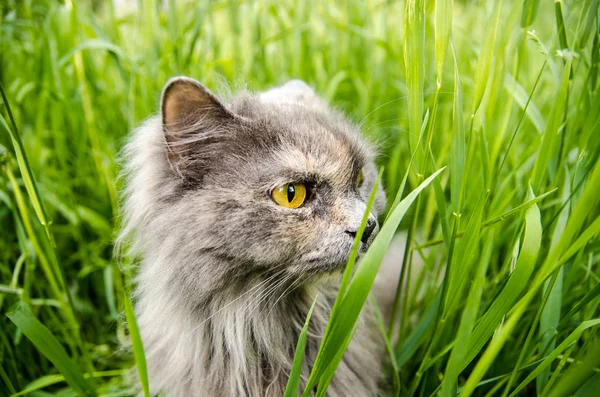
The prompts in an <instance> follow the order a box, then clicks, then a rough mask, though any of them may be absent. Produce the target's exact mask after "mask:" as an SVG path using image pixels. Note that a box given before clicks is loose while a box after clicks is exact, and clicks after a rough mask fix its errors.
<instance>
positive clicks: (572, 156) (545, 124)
mask: <svg viewBox="0 0 600 397" xmlns="http://www.w3.org/2000/svg"><path fill="white" fill-rule="evenodd" d="M598 4H599V1H597V0H578V1H575V0H562V1H560V0H559V1H556V2H552V1H536V0H526V1H524V2H517V1H515V2H511V1H502V0H497V1H492V0H490V1H483V0H482V1H459V0H455V1H443V0H437V1H433V0H431V1H424V0H423V1H421V0H417V1H415V0H408V1H407V2H404V1H387V0H383V1H375V0H373V1H368V0H357V1H350V2H336V1H333V0H323V1H317V0H307V1H302V0H289V1H275V0H270V1H269V0H266V1H253V0H229V1H175V0H168V1H163V2H160V1H153V0H141V1H140V2H138V3H136V2H118V3H117V2H115V3H113V2H109V1H106V2H104V1H72V0H66V1H58V0H3V2H2V3H0V83H1V84H2V87H3V91H4V93H5V95H6V101H7V102H8V104H10V109H11V110H12V117H11V116H10V115H9V112H8V107H7V102H6V101H4V100H3V101H2V102H0V114H1V115H2V121H3V123H1V124H0V130H2V131H0V166H1V167H2V173H0V227H1V235H0V314H1V315H0V395H11V394H15V393H18V392H20V391H22V390H25V391H27V390H36V391H33V394H31V395H40V396H41V395H48V394H47V393H51V394H55V395H61V396H63V395H73V394H77V393H78V392H77V390H79V389H77V387H74V386H73V384H72V383H65V382H64V378H62V377H61V375H59V371H58V370H57V368H58V367H59V366H58V365H56V363H52V362H51V361H49V360H48V354H46V353H45V352H44V351H43V349H40V346H39V345H38V344H35V343H32V338H31V337H30V336H29V335H27V332H25V330H24V328H23V327H26V326H25V325H20V326H17V325H18V324H17V323H16V322H15V320H14V319H13V317H14V316H13V317H11V319H9V317H7V316H5V313H7V312H9V311H10V310H11V308H13V307H15V305H18V304H21V306H20V307H21V308H22V307H23V306H25V307H26V308H27V309H20V310H21V312H20V313H25V312H27V313H29V315H30V317H27V315H25V314H23V315H24V316H25V318H27V319H29V320H31V319H32V318H37V319H39V321H40V322H41V324H43V325H44V326H45V327H46V328H47V329H48V330H49V331H50V332H51V333H52V334H53V335H54V336H56V338H57V340H58V342H59V343H60V345H62V346H63V347H64V348H65V349H66V352H67V355H68V356H70V357H71V359H72V362H73V363H75V365H76V366H77V368H79V370H80V371H81V372H83V373H86V374H88V375H89V377H88V378H86V379H88V382H90V383H91V384H92V386H90V387H91V388H93V389H95V392H96V393H98V394H101V395H112V396H116V395H128V393H129V394H130V393H131V392H130V391H129V392H128V391H127V390H126V387H127V386H126V380H127V378H128V369H129V368H130V367H132V366H133V365H134V361H133V357H132V355H131V354H130V352H129V348H128V347H127V346H128V342H127V336H126V334H127V332H126V330H125V325H124V316H123V314H122V312H123V308H124V306H123V305H124V299H125V298H124V297H126V296H127V291H128V290H129V288H130V279H131V277H132V274H134V272H135V267H132V266H131V265H130V263H129V261H128V260H127V258H124V259H122V260H116V259H114V257H113V239H114V237H115V233H116V232H115V230H116V227H117V226H118V189H119V187H120V184H121V181H120V180H119V178H118V175H119V170H120V166H119V163H118V152H119V149H120V148H121V146H122V145H123V144H124V143H125V142H126V140H127V136H128V133H129V132H130V131H131V130H132V129H133V128H135V127H136V126H137V125H139V124H140V122H141V121H143V120H144V119H145V118H147V117H149V116H151V115H153V114H155V113H156V112H157V107H158V101H159V95H160V90H161V88H162V85H163V84H164V83H165V81H166V80H167V79H168V78H169V77H171V76H175V75H188V76H191V77H194V78H196V79H198V80H200V81H201V82H203V83H204V84H205V85H207V86H208V87H209V88H211V89H213V90H214V91H217V92H219V91H220V90H221V91H228V90H234V91H235V90H236V89H239V88H248V89H250V90H257V91H258V90H263V89H267V88H269V87H273V86H275V85H277V84H281V83H284V82H285V81H287V80H289V79H292V78H299V79H303V80H305V81H306V82H307V83H308V84H310V85H312V86H313V87H314V88H315V89H316V91H317V92H318V93H320V94H321V95H322V96H323V97H324V98H325V99H326V100H327V101H328V102H329V103H330V104H332V105H333V106H336V107H338V108H341V109H343V110H344V111H345V112H346V113H347V114H348V116H349V117H350V118H351V119H352V120H354V121H355V122H356V123H361V125H362V129H363V131H364V133H365V134H366V135H367V136H368V137H369V138H371V139H372V140H374V141H376V142H378V144H379V146H380V148H381V157H380V159H379V164H380V165H381V166H384V167H385V173H384V185H385V188H386V191H387V193H388V196H389V201H390V202H392V201H393V200H392V199H393V198H394V196H395V195H396V194H397V191H398V188H399V187H400V185H401V181H402V177H403V175H404V174H405V172H408V187H407V189H409V190H412V188H414V187H416V186H417V184H418V183H419V182H421V181H422V180H423V178H424V177H426V176H428V175H429V174H431V173H432V172H433V171H434V170H437V169H439V168H441V167H442V166H448V169H447V170H446V171H445V172H444V173H443V174H442V175H441V179H440V180H439V182H436V183H437V184H436V185H435V186H434V188H429V189H428V190H427V191H426V194H425V193H424V194H423V195H422V196H420V198H419V200H418V202H417V204H416V205H415V206H414V207H413V209H412V210H411V211H410V212H409V215H410V216H409V217H407V218H406V220H405V221H404V222H403V224H402V225H401V228H402V229H405V230H408V231H409V239H408V244H409V248H410V250H409V252H410V253H411V255H409V256H407V257H406V258H398V263H399V265H400V263H401V262H402V261H403V262H404V263H405V268H407V269H409V268H410V266H409V263H411V262H412V260H413V258H418V260H419V261H422V262H423V263H424V264H425V265H424V269H425V270H424V271H423V272H422V273H421V275H420V276H419V280H418V283H417V284H414V285H409V286H408V288H407V292H406V294H405V296H404V297H402V298H401V299H400V300H399V301H398V308H399V309H401V310H400V311H399V314H398V316H397V318H396V319H395V321H396V323H395V325H394V326H393V327H394V328H395V331H394V332H399V334H398V335H399V336H398V337H397V338H396V339H397V341H395V343H394V351H395V353H394V354H392V357H394V358H393V359H390V360H392V361H393V364H390V365H388V366H387V367H386V368H387V369H386V373H385V374H384V376H385V377H387V378H389V379H392V378H394V373H395V372H396V371H395V370H394V369H392V368H393V367H394V366H396V368H397V369H398V371H397V372H396V373H397V374H398V375H397V378H396V379H397V380H399V381H400V382H399V383H400V384H401V385H402V387H401V390H400V393H401V394H402V395H412V394H419V395H424V396H427V395H431V394H435V393H438V392H440V393H442V394H444V395H453V394H454V393H455V392H456V387H457V385H458V387H463V386H464V385H470V386H468V387H473V386H475V385H477V386H478V387H477V388H476V389H474V391H473V390H469V391H468V392H467V393H465V394H464V395H467V394H469V393H471V392H473V393H475V394H476V395H485V394H486V393H489V395H496V394H498V395H500V394H502V392H506V393H507V394H508V392H509V391H512V390H514V389H515V387H517V385H519V383H520V382H521V381H523V380H527V379H526V377H527V376H528V375H530V374H533V378H532V379H534V380H535V381H533V382H531V380H532V379H530V380H529V381H527V382H526V383H525V384H524V385H523V387H525V389H523V390H524V391H522V392H523V393H527V394H530V395H535V394H536V393H538V394H544V395H552V393H557V392H558V391H564V390H571V389H568V388H567V389H565V387H568V386H569V385H570V387H571V388H574V390H577V389H578V388H579V387H580V386H582V385H583V384H584V383H585V382H588V383H587V386H586V387H588V390H599V389H594V388H593V387H595V386H594V385H596V386H598V387H600V377H599V375H598V372H599V371H600V370H599V365H600V362H599V360H600V359H599V358H598V357H600V350H599V348H598V343H597V342H596V339H595V335H597V334H598V326H597V323H594V321H595V320H597V319H598V317H600V312H599V310H598V304H599V302H600V288H598V285H599V284H598V282H599V281H600V268H599V266H598V260H599V258H600V257H599V251H600V249H599V245H598V238H597V231H598V216H599V214H600V212H599V208H598V197H597V196H599V195H600V185H599V184H598V182H599V181H600V180H599V178H598V177H597V176H596V174H597V173H598V168H599V166H598V163H599V161H598V155H599V142H600V135H599V134H600V124H599V121H598V119H599V115H600V94H599V89H598V77H599V73H598V63H599V54H600V50H599V47H600V45H599V37H600V28H599V18H598ZM11 118H12V119H14V125H13V123H12V121H11ZM9 131H10V133H11V134H12V137H13V139H12V140H11V134H9ZM15 137H16V138H15ZM19 137H20V138H19ZM19 141H22V149H23V150H24V152H25V153H26V157H27V159H28V162H27V163H25V161H24V159H23V158H22V157H20V156H19V153H20V151H19V148H18V147H19V145H18V142H19ZM15 148H17V149H15ZM413 154H414V157H413ZM411 158H412V161H411ZM29 171H30V172H31V174H32V175H33V176H34V178H35V180H36V181H37V194H36V193H35V192H36V189H34V188H33V185H32V184H31V183H29V182H28V181H29V179H28V177H27V175H28V172H29ZM530 186H531V190H530ZM594 191H595V193H594ZM545 193H549V194H548V195H545V196H542V195H544V194H545ZM37 196H39V197H40V198H41V199H40V201H39V202H38V200H37V199H36V197H37ZM540 196H542V197H541V198H539V199H535V200H534V199H533V198H534V197H540ZM581 208H584V209H581ZM532 211H533V212H532ZM536 213H537V214H538V216H539V214H540V213H541V220H538V221H537V222H536V220H535V216H536V215H535V214H536ZM528 215H529V218H527V216H528ZM43 218H47V219H48V221H49V222H48V224H47V225H48V227H47V228H46V227H44V225H42V223H41V222H40V220H43ZM527 222H530V223H527ZM480 224H481V225H482V227H481V228H480V227H479V225H480ZM534 224H539V230H537V231H535V232H531V230H532V228H533V226H532V225H534ZM526 225H527V228H528V230H529V231H530V234H527V231H526ZM476 226H477V227H476ZM586 232H587V234H586ZM531 233H533V234H531ZM463 236H464V237H463ZM461 237H463V238H461ZM535 241H538V242H539V243H538V244H541V247H537V244H536V243H535ZM536 247H537V248H536ZM569 250H571V251H569ZM538 252H539V254H538ZM522 254H524V255H525V254H527V255H530V256H532V255H533V254H535V255H533V257H530V258H529V259H527V262H525V261H526V259H525V258H523V259H521V258H522V257H524V255H522ZM567 254H568V255H567ZM536 258H537V260H536ZM520 260H522V261H523V262H524V264H523V263H521V262H520ZM518 264H523V266H524V267H522V268H519V267H518V266H516V265H518ZM557 264H558V266H559V267H556V266H555V265H557ZM525 266H526V267H525ZM515 268H517V269H524V270H523V272H524V273H519V274H518V277H520V278H521V281H522V283H521V284H522V285H518V286H515V285H514V284H511V282H510V280H511V274H512V273H513V271H515ZM444 269H446V270H444ZM445 275H446V276H445ZM408 278H409V275H405V276H404V278H403V280H402V282H404V283H406V280H407V279H408ZM515 279H516V277H515V278H513V279H512V280H513V282H514V280H515ZM474 280H478V281H477V282H475V281H474ZM548 283H550V284H548ZM507 290H508V291H507ZM530 290H531V291H533V292H532V296H531V297H529V298H527V295H526V293H527V291H530ZM439 291H443V292H441V293H442V295H441V296H443V298H442V301H443V303H444V304H443V305H442V306H441V307H442V308H441V309H439V310H438V308H439V307H440V306H439V302H440V297H439V296H440V295H439V294H440V292H439ZM506 291H507V292H506ZM520 299H521V301H519V300H520ZM522 299H526V301H523V300H522ZM494 302H495V303H494ZM517 302H520V303H519V304H520V305H521V306H519V304H518V303H517ZM436 305H437V306H436ZM494 305H496V306H494ZM432 308H434V309H435V310H433V311H432ZM28 310H30V311H28ZM509 310H512V311H511V312H510V313H509ZM521 310H522V312H521ZM490 311H492V312H493V313H492V314H494V313H495V314H494V315H489V316H488V317H487V319H486V318H484V317H485V314H487V313H489V312H490ZM514 313H517V314H518V316H516V315H515V314H514ZM519 313H520V314H519ZM427 315H428V316H429V317H427ZM507 315H508V317H507ZM514 316H516V317H514ZM507 318H510V319H513V320H514V322H515V323H514V328H512V329H511V330H510V331H505V332H508V334H506V333H505V334H502V333H501V332H500V330H501V329H502V324H504V321H506V320H507ZM29 320H28V321H29ZM424 320H426V321H424ZM486 321H488V322H489V324H491V325H489V327H491V328H490V330H491V331H494V330H495V331H496V333H497V335H498V334H501V336H500V337H498V338H499V339H498V340H501V341H502V343H503V344H504V343H505V344H506V345H505V346H504V348H502V345H501V346H500V347H499V349H498V351H496V353H495V354H493V353H492V352H491V350H493V349H491V350H485V349H483V347H484V345H485V344H486V342H487V341H489V338H490V337H491V336H492V334H491V333H485V332H484V333H483V335H485V337H484V338H483V343H479V342H476V341H474V337H473V335H474V334H477V331H476V327H477V326H478V325H481V324H482V323H485V322H486ZM590 321H592V322H591V323H590ZM17 322H18V321H17ZM582 324H583V325H584V326H583V328H582V329H581V332H579V331H578V330H580V328H581V327H582ZM578 327H580V328H578ZM33 329H34V330H38V331H39V329H40V328H39V327H37V328H36V327H35V326H34V327H33ZM415 329H416V330H417V331H415V332H413V330H415ZM480 330H481V329H480ZM584 330H585V332H584ZM32 332H33V331H32ZM40 332H41V331H40ZM24 333H25V335H24ZM40 335H42V334H40ZM570 335H571V336H573V335H575V336H576V338H574V339H573V340H572V341H571V343H568V346H567V347H561V343H563V342H564V341H565V340H567V338H568V337H569V336H570ZM457 338H458V339H457ZM455 339H456V340H458V341H459V343H458V344H456V343H454V341H455ZM466 341H469V342H468V343H467V342H466ZM568 341H570V340H568ZM462 344H464V345H465V346H469V352H468V353H467V352H464V351H461V350H460V349H457V346H459V345H462ZM489 346H492V347H493V345H489ZM489 346H488V347H489ZM473 349H474V350H473ZM594 349H596V350H594ZM484 351H485V352H486V353H485V354H483V352H484ZM473 352H474V354H471V353H473ZM553 352H557V353H556V356H553V357H552V356H551V353H553ZM588 352H599V354H598V357H595V355H594V354H591V353H589V354H588ZM488 353H489V354H490V355H486V354H488ZM588 356H590V357H592V358H589V357H588ZM547 357H551V358H550V359H549V361H548V362H546V361H544V359H545V358H547ZM581 360H584V361H585V360H588V361H585V366H586V368H588V369H589V368H591V369H592V370H591V372H590V373H589V374H588V373H587V372H581V371H578V370H573V371H571V372H570V371H569V370H570V369H572V368H576V364H577V363H578V362H579V361H581ZM590 360H591V361H590ZM594 360H595V361H594ZM457 363H461V364H460V365H459V364H457ZM463 364H464V365H463ZM542 364H543V367H538V366H539V365H542ZM582 365H583V364H582ZM536 368H539V369H540V371H539V373H535V372H532V371H533V370H534V369H536ZM58 369H60V368H58ZM61 372H62V371H61ZM573 374H575V375H573ZM63 375H64V372H63ZM86 376H87V375H86ZM92 379H93V381H92ZM32 382H33V383H32ZM36 382H37V383H36ZM469 382H470V383H469ZM589 382H595V383H589ZM565 385H567V386H565ZM590 385H591V386H590ZM561 387H562V388H561ZM42 390H44V391H43V392H42ZM582 390H583V389H582ZM584 391H585V390H584ZM587 395H591V394H587Z"/></svg>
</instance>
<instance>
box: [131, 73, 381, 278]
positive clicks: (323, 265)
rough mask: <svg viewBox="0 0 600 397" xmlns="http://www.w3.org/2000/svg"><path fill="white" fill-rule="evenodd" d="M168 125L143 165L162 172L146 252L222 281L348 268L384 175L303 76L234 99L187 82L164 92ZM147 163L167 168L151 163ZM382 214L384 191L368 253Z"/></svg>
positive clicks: (372, 218)
mask: <svg viewBox="0 0 600 397" xmlns="http://www.w3.org/2000/svg"><path fill="white" fill-rule="evenodd" d="M160 122H161V127H160V128H161V137H160V139H162V149H159V150H158V152H157V153H155V155H154V157H152V158H153V159H154V160H143V159H141V160H139V161H138V162H139V163H140V164H139V166H140V167H144V166H146V167H154V171H149V172H146V174H147V176H146V179H152V178H154V179H152V180H151V181H150V180H149V181H148V182H151V183H153V184H155V185H156V186H155V189H154V190H158V191H159V192H160V193H159V194H157V193H152V194H153V195H154V196H155V197H153V198H152V199H151V200H153V201H155V202H153V203H147V204H146V205H147V206H151V207H152V209H153V213H152V214H151V215H147V216H146V217H147V218H148V220H147V223H148V224H147V227H146V228H145V230H146V232H145V234H149V233H150V234H152V236H153V237H155V238H152V239H151V240H152V241H153V242H152V243H150V246H149V247H148V248H147V249H150V250H155V251H156V252H155V253H154V254H152V253H150V255H155V256H157V257H164V258H163V259H162V260H163V261H167V262H173V263H175V264H174V266H177V267H178V268H179V272H180V273H182V277H183V276H185V277H187V278H191V279H192V280H193V279H194V278H195V277H198V276H197V275H194V274H193V273H194V272H196V273H203V274H204V275H205V276H204V282H206V281H207V280H214V281H208V282H215V283H217V280H218V281H219V282H222V281H223V280H224V279H226V280H231V282H234V280H236V279H237V276H239V277H240V279H243V278H244V277H248V276H250V275H252V274H258V273H260V272H265V273H272V272H274V271H278V270H281V271H284V272H285V273H287V274H294V275H297V276H307V277H308V276H310V277H315V276H317V277H318V276H319V275H321V274H328V273H331V272H332V271H335V270H342V269H343V266H344V264H345V263H346V261H347V260H348V258H349V255H350V252H351V248H352V244H353V240H354V236H355V233H356V231H357V229H358V228H359V225H360V223H361V219H362V217H363V214H364V212H365V210H366V206H367V205H366V202H367V200H368V197H369V194H370V192H371V190H372V189H373V186H374V183H375V180H376V178H377V170H376V168H375V164H374V162H373V161H374V151H373V149H372V147H371V145H370V144H369V143H367V142H366V141H365V140H363V139H362V138H361V136H360V133H359V131H358V129H357V128H356V127H355V126H354V125H352V124H351V123H350V122H348V121H347V120H346V119H345V118H344V117H343V116H342V115H341V114H340V113H338V112H335V111H332V110H330V109H328V108H327V107H326V105H325V104H324V101H323V100H322V99H321V98H319V97H318V96H317V95H316V94H315V93H314V92H313V90H312V89H311V88H310V87H308V86H307V85H306V84H304V83H302V82H300V81H297V80H296V81H292V82H289V83H287V84H286V85H284V86H282V87H279V88H276V89H273V90H271V91H267V92H265V93H262V94H259V95H251V94H248V93H242V94H239V95H237V96H234V97H233V98H232V99H231V100H230V101H228V103H227V104H226V103H224V102H222V101H221V100H220V99H219V98H217V97H216V96H215V95H214V94H213V93H211V92H210V91H209V90H208V89H207V88H206V87H204V86H203V85H201V84H200V83H198V82H197V81H195V80H192V79H189V78H182V77H180V78H176V79H172V80H170V81H169V82H168V83H167V85H166V86H165V88H164V90H163V94H162V100H161V118H160ZM136 139H140V138H139V137H138V138H136ZM148 139H150V138H148ZM134 146H135V145H134ZM133 150H136V149H135V148H134V149H133ZM161 150H162V154H161V152H160V151H161ZM161 156H162V158H161ZM148 158H151V157H148ZM150 161H156V162H158V163H160V164H146V165H144V164H143V162H150ZM134 162H135V161H134ZM153 172H154V174H155V176H152V174H153ZM133 182H134V183H133V185H134V186H133V187H132V186H129V188H128V189H129V190H130V198H129V199H128V204H127V205H129V206H135V205H136V201H135V198H132V197H133V196H134V195H135V193H136V192H135V189H136V187H135V183H137V184H138V185H140V186H139V188H140V189H142V188H143V187H142V185H143V182H139V181H138V182H135V181H133ZM130 185H131V183H130ZM140 197H141V196H140ZM139 205H140V206H141V207H143V206H144V203H139ZM384 207H385V196H384V193H383V190H382V189H381V188H380V189H379V190H378V192H377V196H376V201H375V205H374V209H373V211H372V213H371V214H370V215H369V221H368V224H367V229H366V230H365V233H364V235H363V239H362V240H363V241H362V243H361V250H365V249H366V248H367V246H368V245H369V244H370V243H371V242H372V240H373V238H374V236H375V234H376V233H377V230H378V227H377V219H376V216H377V213H378V212H379V211H381V210H383V208H384ZM135 210H136V209H131V211H135ZM150 218H151V219H150ZM142 238H143V237H142ZM186 263H187V264H186ZM225 264H226V265H225ZM283 269H285V270H283Z"/></svg>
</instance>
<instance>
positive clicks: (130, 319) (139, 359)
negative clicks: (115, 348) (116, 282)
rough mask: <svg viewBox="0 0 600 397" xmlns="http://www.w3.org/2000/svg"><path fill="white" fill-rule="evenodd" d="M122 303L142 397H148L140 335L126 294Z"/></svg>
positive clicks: (148, 391)
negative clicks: (142, 393)
mask: <svg viewBox="0 0 600 397" xmlns="http://www.w3.org/2000/svg"><path fill="white" fill-rule="evenodd" d="M123 303H124V305H125V318H126V319H127V325H128V326H129V337H130V338H131V344H132V346H133V356H134V358H135V364H136V367H137V370H138V375H139V377H140V378H139V380H140V383H141V385H142V391H143V392H144V397H150V387H149V384H148V369H147V367H146V354H145V353H144V343H143V341H142V337H141V335H140V330H139V328H138V326H137V321H136V319H135V312H134V311H133V305H132V303H131V299H129V295H128V294H127V293H125V294H124V296H123Z"/></svg>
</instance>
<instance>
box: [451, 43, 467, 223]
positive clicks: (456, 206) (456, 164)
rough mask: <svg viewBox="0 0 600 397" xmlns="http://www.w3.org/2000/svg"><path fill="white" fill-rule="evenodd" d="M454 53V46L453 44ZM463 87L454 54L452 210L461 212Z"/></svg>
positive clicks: (463, 165) (463, 141) (463, 127)
mask: <svg viewBox="0 0 600 397" xmlns="http://www.w3.org/2000/svg"><path fill="white" fill-rule="evenodd" d="M453 55H454V46H453ZM463 114H464V113H463V104H462V87H461V84H460V76H459V74H458V64H457V63H456V56H454V102H453V107H452V146H451V147H452V149H451V150H452V159H451V163H450V178H451V179H450V186H451V187H450V192H451V197H452V211H454V213H456V214H460V212H461V198H462V192H463V188H462V183H463V174H464V172H465V126H464V121H463Z"/></svg>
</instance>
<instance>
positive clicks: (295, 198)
mask: <svg viewBox="0 0 600 397" xmlns="http://www.w3.org/2000/svg"><path fill="white" fill-rule="evenodd" d="M271 198H273V201H275V202H276V203H277V204H279V205H281V206H282V207H286V208H298V207H300V206H301V205H302V204H303V203H304V201H305V200H306V186H305V185H304V184H303V183H286V184H285V185H282V186H279V187H277V188H275V189H273V191H272V192H271Z"/></svg>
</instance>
